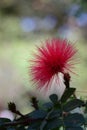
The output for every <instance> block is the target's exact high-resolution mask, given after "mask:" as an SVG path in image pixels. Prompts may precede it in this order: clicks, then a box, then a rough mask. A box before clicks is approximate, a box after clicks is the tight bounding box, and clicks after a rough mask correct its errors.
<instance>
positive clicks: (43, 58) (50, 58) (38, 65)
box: [30, 39, 77, 89]
mask: <svg viewBox="0 0 87 130" xmlns="http://www.w3.org/2000/svg"><path fill="white" fill-rule="evenodd" d="M76 53H77V49H76V48H75V46H74V44H71V43H70V42H69V41H67V40H66V39H64V40H63V39H52V40H46V41H45V42H44V43H43V44H42V46H41V47H37V53H35V55H34V56H35V57H34V59H33V60H32V61H31V62H32V64H31V70H30V71H31V76H32V80H33V82H34V83H36V84H37V88H39V89H42V88H45V89H48V88H49V87H50V86H51V84H52V81H53V80H54V77H55V76H56V79H58V74H59V73H62V74H64V73H66V72H70V71H72V70H71V69H72V68H73V67H74V64H75V55H76Z"/></svg>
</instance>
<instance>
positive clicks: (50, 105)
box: [43, 102, 53, 109]
mask: <svg viewBox="0 0 87 130" xmlns="http://www.w3.org/2000/svg"><path fill="white" fill-rule="evenodd" d="M43 107H44V108H45V109H51V108H52V107H53V103H52V102H48V103H45V104H43Z"/></svg>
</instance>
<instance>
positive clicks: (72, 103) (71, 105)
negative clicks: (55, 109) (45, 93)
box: [63, 99, 84, 112]
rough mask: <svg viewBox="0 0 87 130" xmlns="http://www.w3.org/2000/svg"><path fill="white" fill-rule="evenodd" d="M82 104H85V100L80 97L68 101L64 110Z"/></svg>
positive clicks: (67, 110) (69, 109) (66, 110)
mask: <svg viewBox="0 0 87 130" xmlns="http://www.w3.org/2000/svg"><path fill="white" fill-rule="evenodd" d="M82 105H84V102H83V101H82V100H80V99H73V100H72V101H69V102H67V103H66V104H65V105H64V106H63V110H64V111H65V112H69V111H71V110H73V109H75V108H77V107H81V106H82Z"/></svg>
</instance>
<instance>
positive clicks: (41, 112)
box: [29, 110, 47, 119]
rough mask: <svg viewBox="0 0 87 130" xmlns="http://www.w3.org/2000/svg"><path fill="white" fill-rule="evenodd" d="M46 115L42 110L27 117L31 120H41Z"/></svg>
mask: <svg viewBox="0 0 87 130" xmlns="http://www.w3.org/2000/svg"><path fill="white" fill-rule="evenodd" d="M46 115H47V112H46V111H44V110H36V111H33V112H31V113H30V114H29V117H30V118H32V119H41V118H42V119H43V118H44V117H45V116H46Z"/></svg>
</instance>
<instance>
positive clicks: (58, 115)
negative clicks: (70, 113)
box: [49, 110, 62, 119]
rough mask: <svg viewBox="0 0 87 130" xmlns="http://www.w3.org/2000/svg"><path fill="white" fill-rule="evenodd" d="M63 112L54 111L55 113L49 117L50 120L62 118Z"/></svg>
mask: <svg viewBox="0 0 87 130" xmlns="http://www.w3.org/2000/svg"><path fill="white" fill-rule="evenodd" d="M61 113H62V111H61V110H54V111H53V112H51V114H50V115H49V119H53V118H57V117H60V116H61Z"/></svg>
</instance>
